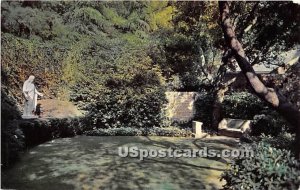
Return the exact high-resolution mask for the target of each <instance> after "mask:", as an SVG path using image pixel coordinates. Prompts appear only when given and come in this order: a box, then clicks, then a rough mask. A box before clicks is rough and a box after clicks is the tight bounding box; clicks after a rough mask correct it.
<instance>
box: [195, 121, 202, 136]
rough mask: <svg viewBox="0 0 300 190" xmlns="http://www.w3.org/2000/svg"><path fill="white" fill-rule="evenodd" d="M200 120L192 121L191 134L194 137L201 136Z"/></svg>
mask: <svg viewBox="0 0 300 190" xmlns="http://www.w3.org/2000/svg"><path fill="white" fill-rule="evenodd" d="M202 124H203V123H202V122H200V121H193V135H194V137H195V138H201V137H203V135H204V134H203V133H202Z"/></svg>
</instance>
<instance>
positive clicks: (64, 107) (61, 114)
mask: <svg viewBox="0 0 300 190" xmlns="http://www.w3.org/2000/svg"><path fill="white" fill-rule="evenodd" d="M38 103H40V104H41V107H42V111H43V114H42V115H41V117H42V118H43V117H52V118H65V117H78V116H82V113H81V112H80V111H79V110H78V109H77V108H76V106H75V105H74V104H73V103H72V102H68V101H60V100H55V99H42V100H38Z"/></svg>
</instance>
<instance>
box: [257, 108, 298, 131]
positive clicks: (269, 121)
mask: <svg viewBox="0 0 300 190" xmlns="http://www.w3.org/2000/svg"><path fill="white" fill-rule="evenodd" d="M251 129H252V130H251V135H254V136H259V135H261V134H266V135H272V136H278V135H279V134H280V133H282V132H284V131H286V132H292V131H293V128H292V127H291V126H289V124H288V123H287V121H286V120H285V119H284V118H283V117H282V116H280V115H279V114H278V113H277V112H275V111H269V112H267V113H262V114H258V115H256V116H254V118H253V122H252V126H251Z"/></svg>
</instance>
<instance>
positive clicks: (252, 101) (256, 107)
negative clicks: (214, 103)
mask: <svg viewBox="0 0 300 190" xmlns="http://www.w3.org/2000/svg"><path fill="white" fill-rule="evenodd" d="M265 109H267V105H266V104H265V103H264V102H262V101H261V100H260V99H259V98H258V97H256V96H254V95H253V94H251V93H249V92H231V93H230V94H227V95H225V97H224V102H223V115H224V117H228V118H234V119H253V117H254V116H255V115H256V114H258V113H260V112H261V111H263V110H265Z"/></svg>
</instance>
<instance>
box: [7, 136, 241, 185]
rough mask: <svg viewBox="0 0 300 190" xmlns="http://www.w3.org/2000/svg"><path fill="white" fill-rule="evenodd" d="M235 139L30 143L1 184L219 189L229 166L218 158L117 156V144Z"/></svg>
mask: <svg viewBox="0 0 300 190" xmlns="http://www.w3.org/2000/svg"><path fill="white" fill-rule="evenodd" d="M237 144H238V143H237V140H236V139H231V138H225V137H211V138H206V139H194V138H173V137H143V136H142V137H132V136H130V137H129V136H127V137H125V136H122V137H121V136H114V137H87V136H78V137H75V138H64V139H56V140H53V141H51V142H47V143H44V144H41V145H39V146H37V147H35V148H32V149H30V150H29V151H28V152H27V153H25V154H24V156H23V157H22V160H21V161H20V162H18V163H17V164H16V165H15V167H14V168H12V169H10V170H9V171H7V172H6V173H5V175H4V174H3V175H2V188H16V189H30V190H35V189H42V190H48V189H219V188H220V187H221V186H222V184H223V183H224V182H220V181H219V177H220V174H221V173H222V171H223V170H224V169H225V168H226V167H227V164H226V160H225V159H222V158H213V159H212V158H199V157H198V158H146V159H145V160H143V161H140V160H139V159H137V158H129V157H127V158H121V157H119V156H118V154H117V152H118V147H119V146H137V147H140V148H143V149H149V148H155V149H158V148H163V149H167V148H169V147H171V148H172V147H173V148H181V149H183V148H195V149H196V148H203V147H204V146H207V147H210V148H215V149H223V148H233V147H234V146H236V145H237Z"/></svg>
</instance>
